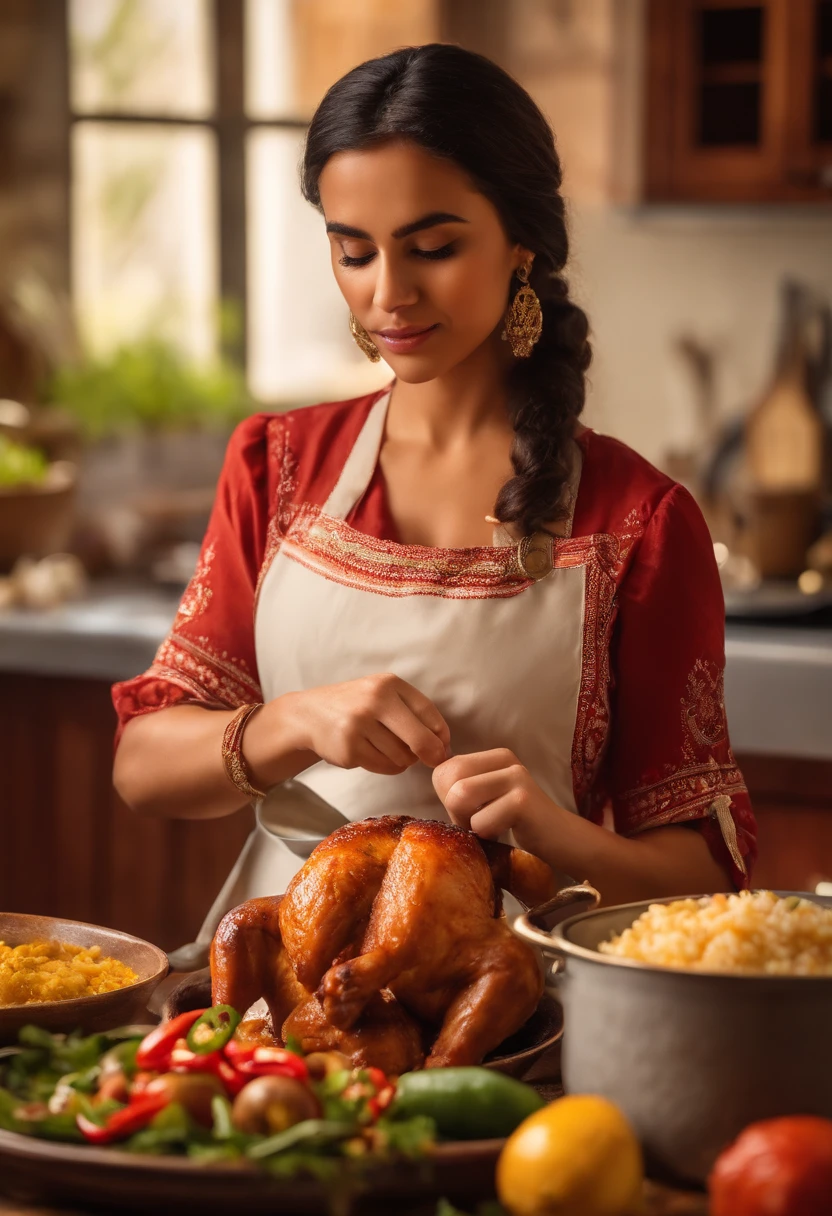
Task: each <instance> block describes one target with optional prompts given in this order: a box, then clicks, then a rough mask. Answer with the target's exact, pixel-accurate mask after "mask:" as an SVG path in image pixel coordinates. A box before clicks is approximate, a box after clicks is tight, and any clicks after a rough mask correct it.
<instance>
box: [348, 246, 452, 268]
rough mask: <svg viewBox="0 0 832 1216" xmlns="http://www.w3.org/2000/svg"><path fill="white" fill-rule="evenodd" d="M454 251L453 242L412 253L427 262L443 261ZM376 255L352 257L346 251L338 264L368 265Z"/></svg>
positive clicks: (368, 254) (366, 254)
mask: <svg viewBox="0 0 832 1216" xmlns="http://www.w3.org/2000/svg"><path fill="white" fill-rule="evenodd" d="M454 251H455V246H454V244H453V242H451V243H450V244H448V245H442V246H441V248H439V249H412V250H411V253H412V254H413V256H414V257H417V258H422V259H423V260H424V261H426V262H441V261H442V260H443V258H450V257H453V254H454ZM375 256H376V255H375V254H374V253H365V254H364V256H363V257H361V258H351V257H350V255H349V254H348V253H345V254H343V256H342V257H340V258H339V259H338V264H339V265H340V266H366V265H367V264H368V263H369V262H371V261H372V260H373V258H374V257H375Z"/></svg>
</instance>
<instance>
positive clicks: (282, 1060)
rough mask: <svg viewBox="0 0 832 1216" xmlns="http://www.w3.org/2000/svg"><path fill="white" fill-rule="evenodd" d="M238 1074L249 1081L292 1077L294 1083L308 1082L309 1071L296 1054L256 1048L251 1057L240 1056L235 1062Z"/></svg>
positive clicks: (267, 1048) (276, 1048) (280, 1048)
mask: <svg viewBox="0 0 832 1216" xmlns="http://www.w3.org/2000/svg"><path fill="white" fill-rule="evenodd" d="M234 1066H235V1068H236V1069H237V1071H238V1072H241V1073H243V1074H244V1075H245V1077H246V1079H247V1080H250V1079H251V1078H252V1077H291V1078H292V1080H293V1081H308V1080H309V1069H308V1068H307V1067H306V1064H305V1063H304V1062H303V1060H302V1059H301V1058H300V1056H296V1055H295V1054H294V1052H291V1051H284V1050H283V1048H282V1047H255V1049H254V1052H253V1054H252V1055H251V1056H248V1055H242V1054H241V1055H240V1056H238V1057H237V1058H236V1059H235V1060H234Z"/></svg>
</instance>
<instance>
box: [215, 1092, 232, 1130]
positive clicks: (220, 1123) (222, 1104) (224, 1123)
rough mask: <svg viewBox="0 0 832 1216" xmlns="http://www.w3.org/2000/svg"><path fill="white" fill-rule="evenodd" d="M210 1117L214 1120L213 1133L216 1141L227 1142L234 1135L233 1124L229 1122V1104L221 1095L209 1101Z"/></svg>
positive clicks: (216, 1095)
mask: <svg viewBox="0 0 832 1216" xmlns="http://www.w3.org/2000/svg"><path fill="white" fill-rule="evenodd" d="M211 1117H212V1118H213V1120H214V1125H213V1132H214V1137H215V1139H217V1140H229V1139H230V1138H231V1137H232V1136H233V1135H234V1131H235V1128H234V1124H233V1122H232V1120H231V1103H230V1102H229V1101H228V1098H224V1097H223V1096H222V1094H215V1095H214V1097H213V1098H212V1099H211Z"/></svg>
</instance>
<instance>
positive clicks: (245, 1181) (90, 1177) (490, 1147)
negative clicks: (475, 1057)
mask: <svg viewBox="0 0 832 1216" xmlns="http://www.w3.org/2000/svg"><path fill="white" fill-rule="evenodd" d="M28 1008H29V1011H30V1015H31V1013H32V1011H33V1009H34V1007H33V1006H29V1007H28ZM29 1020H33V1021H35V1020H37V1019H35V1018H32V1017H31V1016H30V1019H29ZM562 1035H563V1018H562V1014H561V1009H560V1006H559V1004H558V1003H557V1001H555V1000H554V999H553V998H552V997H551V996H550V995H549V994H548V993H547V994H544V996H543V998H542V1000H541V1002H540V1004H539V1006H538V1008H537V1010H536V1011H535V1013H534V1014H533V1015H532V1017H531V1018H530V1019H529V1021H528V1022H527V1023H526V1024H525V1026H523V1027H521V1028H520V1030H518V1031H517V1032H516V1034H514V1035H512V1037H511V1039H508V1040H506V1042H505V1043H504V1044H502V1045H501V1047H499V1048H498V1049H497V1050H496V1051H495V1052H493V1053H492V1055H491V1056H490V1057H489V1058H488V1059H487V1060H486V1061H485V1062H484V1063H485V1065H486V1067H489V1068H493V1069H496V1070H498V1071H500V1072H504V1073H506V1074H507V1075H509V1076H515V1077H521V1076H525V1075H526V1074H527V1073H528V1072H529V1070H530V1069H532V1068H533V1067H534V1071H535V1073H539V1072H540V1070H541V1066H542V1065H544V1064H545V1067H544V1068H543V1071H544V1072H545V1074H546V1081H550V1080H551V1081H554V1080H555V1078H556V1077H557V1075H558V1072H559V1060H560V1054H559V1049H560V1040H561V1037H562ZM537 1088H538V1089H539V1090H540V1092H541V1094H542V1096H543V1097H544V1098H545V1100H547V1101H549V1100H551V1098H553V1097H555V1096H557V1093H559V1092H561V1091H560V1089H559V1087H557V1093H555V1092H550V1091H551V1090H552V1086H551V1085H547V1084H538V1085H537ZM503 1143H504V1141H503V1140H471V1141H456V1142H453V1143H444V1144H439V1145H437V1146H436V1147H435V1148H434V1149H433V1151H432V1152H431V1154H430V1157H429V1158H426V1159H425V1160H423V1161H420V1162H410V1161H405V1160H402V1159H397V1160H396V1161H395V1162H379V1163H378V1164H377V1165H374V1166H372V1167H371V1168H370V1169H369V1170H368V1171H367V1172H366V1174H363V1175H352V1176H347V1175H346V1174H345V1175H344V1176H343V1177H342V1178H341V1179H340V1180H339V1181H337V1182H335V1183H330V1184H324V1183H321V1182H317V1181H313V1180H311V1179H277V1178H274V1177H272V1176H271V1175H270V1174H268V1173H267V1172H266V1171H264V1170H261V1169H258V1168H256V1167H253V1166H248V1165H245V1164H242V1165H234V1166H228V1165H224V1166H219V1165H206V1164H205V1163H204V1162H198V1161H192V1160H189V1159H187V1158H179V1157H165V1156H139V1155H136V1154H133V1153H125V1152H121V1151H119V1150H118V1149H116V1148H107V1149H102V1148H94V1147H92V1146H90V1145H83V1144H82V1145H76V1144H61V1143H57V1142H53V1141H48V1140H36V1139H34V1138H33V1137H31V1136H23V1135H19V1134H17V1133H15V1132H3V1131H0V1194H3V1195H6V1196H8V1197H10V1198H11V1199H14V1200H18V1201H21V1202H24V1203H38V1204H48V1203H53V1202H60V1203H61V1204H94V1205H97V1206H103V1207H106V1208H107V1210H116V1209H118V1210H124V1211H141V1210H145V1211H146V1210H148V1209H150V1208H162V1209H163V1210H165V1211H167V1210H169V1209H173V1208H175V1209H176V1210H177V1211H189V1210H194V1211H196V1210H199V1212H200V1213H205V1214H208V1216H210V1213H214V1212H216V1213H218V1214H219V1213H222V1216H228V1213H229V1212H237V1211H243V1210H244V1211H245V1212H246V1216H249V1214H250V1213H251V1214H252V1216H254V1214H256V1213H260V1212H263V1213H265V1212H269V1213H274V1216H289V1214H290V1213H291V1214H294V1213H304V1214H307V1213H308V1214H309V1216H313V1214H321V1216H353V1214H355V1216H359V1214H360V1216H364V1214H365V1213H366V1214H367V1216H382V1214H383V1216H390V1212H391V1210H392V1205H393V1204H395V1206H396V1208H398V1209H399V1210H409V1209H410V1205H411V1204H416V1203H419V1202H420V1201H424V1202H428V1201H430V1200H432V1199H436V1198H438V1197H439V1196H445V1197H447V1198H448V1199H450V1200H452V1201H453V1202H457V1203H460V1204H462V1205H463V1206H464V1205H466V1204H467V1205H468V1206H469V1208H470V1206H471V1205H472V1204H473V1205H475V1204H476V1203H477V1202H478V1201H479V1200H481V1199H486V1198H489V1197H491V1196H493V1193H494V1169H495V1165H496V1162H497V1157H498V1156H499V1153H500V1149H501V1148H502V1146H503ZM405 1205H407V1207H405Z"/></svg>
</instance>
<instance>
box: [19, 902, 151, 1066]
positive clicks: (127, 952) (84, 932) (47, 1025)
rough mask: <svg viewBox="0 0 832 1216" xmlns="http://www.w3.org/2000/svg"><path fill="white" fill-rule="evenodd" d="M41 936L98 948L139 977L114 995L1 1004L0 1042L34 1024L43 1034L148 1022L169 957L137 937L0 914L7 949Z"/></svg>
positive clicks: (42, 918) (66, 922)
mask: <svg viewBox="0 0 832 1216" xmlns="http://www.w3.org/2000/svg"><path fill="white" fill-rule="evenodd" d="M44 938H47V939H50V940H54V941H59V942H69V943H71V944H72V945H73V946H85V947H87V946H100V947H101V953H102V954H103V955H106V956H108V957H109V958H115V959H118V961H119V962H122V963H126V964H127V965H128V967H132V969H133V970H134V971H135V972H136V974H137V975H138V977H139V978H138V980H137V981H136V983H135V984H131V985H130V986H129V987H128V988H120V989H119V990H118V991H116V992H102V993H100V994H99V995H98V996H83V997H78V998H77V999H75V1000H71V1001H38V1002H37V1003H35V1004H30V1005H0V1044H4V1043H14V1042H16V1040H17V1032H18V1031H19V1030H20V1028H21V1026H25V1025H27V1024H28V1023H30V1022H31V1023H33V1024H35V1025H37V1026H40V1027H42V1028H43V1029H44V1030H49V1031H52V1032H53V1033H58V1032H67V1033H68V1032H69V1031H72V1030H81V1031H83V1032H84V1033H85V1034H91V1033H92V1032H93V1031H96V1030H112V1029H113V1028H114V1027H116V1026H124V1025H127V1024H129V1023H131V1022H134V1021H136V1020H139V1021H146V1017H145V1016H144V1015H145V1013H146V1009H147V1002H148V1000H149V999H150V995H151V993H152V992H153V989H154V988H155V987H156V985H157V984H158V983H159V981H160V980H161V979H163V978H164V976H165V975H166V974H167V970H168V956H167V955H166V954H165V952H164V951H163V950H160V949H159V948H158V946H152V945H151V944H150V942H144V941H142V940H141V938H138V937H131V936H130V934H129V933H120V932H119V931H118V930H117V929H104V928H102V926H101V925H87V924H84V923H83V922H82V921H78V920H61V918H60V917H57V916H29V915H26V914H25V913H19V912H0V941H2V942H5V943H6V944H7V945H8V946H21V945H23V944H24V943H26V942H33V941H36V940H43V939H44Z"/></svg>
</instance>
